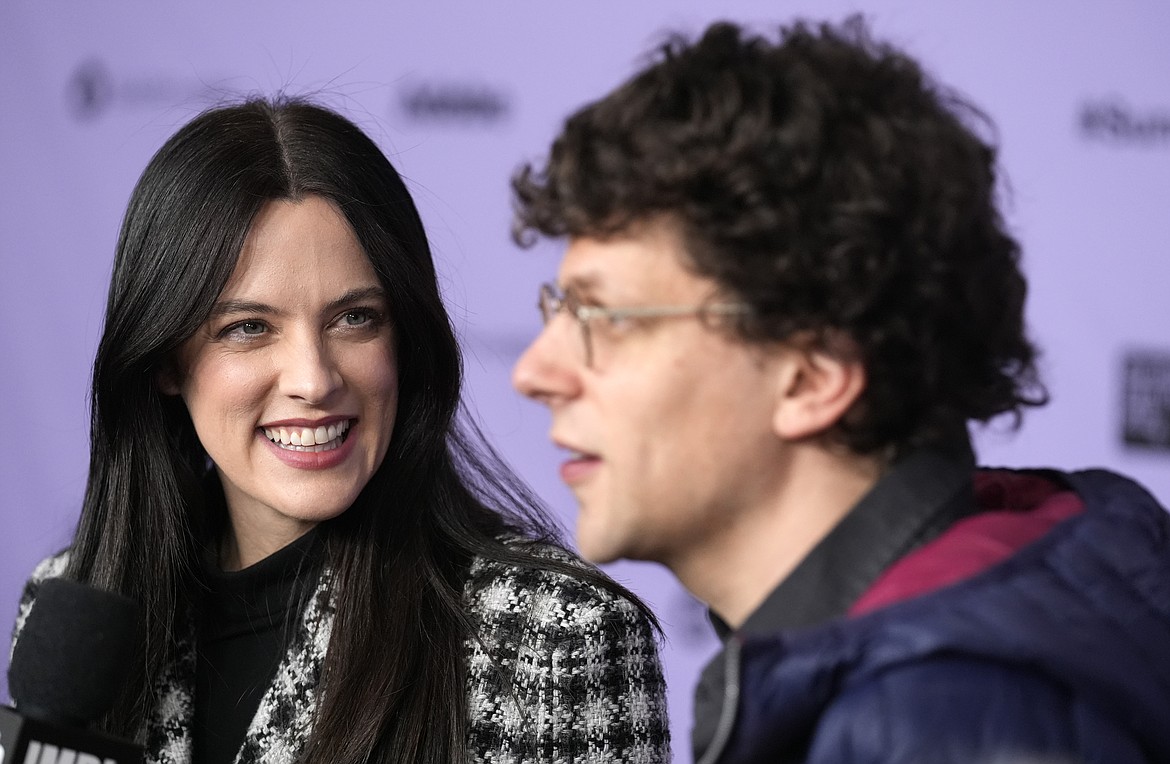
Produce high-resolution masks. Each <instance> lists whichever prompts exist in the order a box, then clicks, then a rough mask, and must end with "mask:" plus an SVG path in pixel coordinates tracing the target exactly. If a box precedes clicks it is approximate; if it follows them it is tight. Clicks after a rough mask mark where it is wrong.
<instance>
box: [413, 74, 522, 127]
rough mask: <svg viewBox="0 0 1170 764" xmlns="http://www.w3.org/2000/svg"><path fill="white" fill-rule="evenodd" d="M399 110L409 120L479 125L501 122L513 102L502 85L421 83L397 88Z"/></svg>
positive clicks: (446, 82)
mask: <svg viewBox="0 0 1170 764" xmlns="http://www.w3.org/2000/svg"><path fill="white" fill-rule="evenodd" d="M397 110H398V112H399V113H400V114H401V115H402V116H403V117H405V118H406V119H407V120H409V121H411V122H420V123H430V124H435V123H441V124H449V125H456V126H467V127H480V126H485V125H490V124H495V123H499V122H503V121H504V120H506V119H507V118H508V117H510V116H511V113H512V101H511V98H509V97H508V94H507V92H505V90H504V89H503V88H501V87H498V86H495V85H491V84H489V83H486V82H475V81H470V80H467V81H461V80H448V81H441V82H440V81H436V82H424V83H421V84H416V85H410V86H407V87H403V88H401V89H400V90H399V91H398V100H397Z"/></svg>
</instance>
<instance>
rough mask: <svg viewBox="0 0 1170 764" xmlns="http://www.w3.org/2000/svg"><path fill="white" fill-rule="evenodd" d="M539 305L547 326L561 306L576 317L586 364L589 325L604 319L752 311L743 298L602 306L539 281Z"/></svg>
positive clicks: (610, 322)
mask: <svg viewBox="0 0 1170 764" xmlns="http://www.w3.org/2000/svg"><path fill="white" fill-rule="evenodd" d="M537 307H539V308H540V315H541V317H542V318H543V319H544V323H545V325H546V326H547V325H548V322H549V321H552V320H553V318H555V317H556V315H557V313H560V312H561V311H562V310H563V311H565V312H566V313H568V314H569V315H570V316H572V317H573V318H575V319H576V320H577V325H578V326H580V327H581V340H582V342H583V343H584V347H585V365H586V366H592V365H593V333H592V331H591V330H590V326H591V325H592V324H593V323H594V322H599V321H600V322H605V324H607V325H608V326H609V327H614V326H615V325H617V324H620V323H621V322H623V321H628V320H629V319H639V318H688V317H690V318H699V319H706V318H707V317H709V316H733V315H745V314H747V313H750V312H751V306H750V305H748V304H747V303H740V302H715V303H707V304H704V305H645V306H636V307H629V308H602V307H598V306H596V305H582V304H581V302H580V300H579V299H578V297H577V296H576V295H575V294H574V293H573V292H572V291H571V290H570V291H568V292H563V293H562V292H561V291H560V290H559V289H557V287H556V286H555V285H553V284H541V285H540V301H539V302H538V303H537Z"/></svg>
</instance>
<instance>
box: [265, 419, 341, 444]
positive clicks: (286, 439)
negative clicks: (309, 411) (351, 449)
mask: <svg viewBox="0 0 1170 764" xmlns="http://www.w3.org/2000/svg"><path fill="white" fill-rule="evenodd" d="M350 421H351V420H349V419H346V420H344V421H341V422H336V423H334V424H331V425H328V426H325V425H322V426H321V427H265V428H264V436H265V437H266V438H268V439H269V440H271V441H272V442H273V443H275V444H276V445H278V446H280V447H281V448H287V449H289V450H290V451H330V450H332V449H334V448H337V447H338V446H340V445H341V444H342V443H344V442H345V437H346V435H347V434H348V433H349V425H350Z"/></svg>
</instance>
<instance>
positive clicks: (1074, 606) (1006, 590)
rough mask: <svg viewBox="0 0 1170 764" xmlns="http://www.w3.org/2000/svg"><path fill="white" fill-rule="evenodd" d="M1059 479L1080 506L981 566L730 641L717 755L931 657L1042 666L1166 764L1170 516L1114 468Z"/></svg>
mask: <svg viewBox="0 0 1170 764" xmlns="http://www.w3.org/2000/svg"><path fill="white" fill-rule="evenodd" d="M1061 479H1062V480H1064V481H1065V482H1066V483H1068V484H1069V485H1070V486H1071V487H1072V488H1073V490H1075V491H1076V492H1077V494H1078V495H1079V496H1080V498H1081V499H1082V500H1083V501H1084V503H1085V511H1084V512H1083V513H1082V514H1080V515H1078V516H1076V517H1074V518H1072V519H1070V520H1067V521H1065V522H1063V523H1061V524H1060V525H1058V526H1057V527H1055V528H1054V529H1053V530H1052V531H1050V532H1049V533H1048V534H1047V535H1046V536H1044V537H1043V538H1042V539H1040V540H1039V541H1037V542H1035V543H1033V544H1031V545H1030V546H1028V547H1026V548H1024V549H1022V550H1020V551H1019V552H1018V553H1016V554H1014V555H1013V556H1012V557H1010V558H1009V559H1007V560H1006V561H1004V562H1002V563H1000V564H998V565H996V566H994V567H992V568H990V569H988V570H987V571H985V572H983V573H981V574H979V575H976V576H974V577H972V578H970V579H967V580H965V581H963V582H961V583H958V584H955V585H952V586H949V587H946V588H943V589H940V590H938V591H936V592H933V593H930V594H927V595H923V596H921V597H918V598H915V599H912V600H907V601H905V602H902V603H898V604H895V605H891V606H889V607H886V608H883V609H881V610H877V611H874V612H872V613H870V614H868V615H865V616H861V617H858V618H854V619H843V620H838V621H834V622H831V623H829V624H826V625H825V626H822V627H817V628H815V629H811V630H807V631H803V632H797V633H787V634H783V635H779V636H777V637H772V638H766V639H763V640H749V641H746V642H742V643H740V644H739V646H738V649H734V648H733V649H730V650H729V651H728V652H729V655H728V661H729V662H732V663H735V662H737V663H738V664H739V671H738V672H736V673H738V675H739V676H740V681H741V686H740V688H739V689H740V697H741V698H744V699H745V700H743V701H742V702H740V703H739V704H738V718H737V719H736V722H735V727H734V731H733V732H732V735H731V740H730V741H729V743H728V746H727V748H726V749H725V750H724V751H723V756H722V757H721V758H720V761H725V760H734V761H739V760H745V761H748V760H751V759H752V758H753V756H752V751H767V750H775V749H776V747H777V746H778V745H779V744H780V743H781V742H782V741H785V740H793V739H799V738H800V737H801V736H802V735H807V734H808V731H809V728H810V727H811V725H813V724H815V722H816V720H817V719H818V718H819V717H820V715H821V714H822V712H823V711H824V709H825V708H826V706H827V705H828V704H829V703H830V702H831V701H832V700H833V699H834V698H835V697H836V696H837V695H838V694H840V693H841V692H843V691H845V690H847V689H848V688H849V687H850V686H851V685H852V684H854V683H861V682H866V681H868V680H870V679H873V678H874V677H876V676H878V675H879V674H881V673H882V672H883V671H885V670H886V669H889V668H893V667H896V666H897V665H898V664H900V663H904V662H908V661H915V660H921V659H923V658H928V657H930V656H932V655H939V656H944V655H950V656H956V655H957V656H963V657H969V658H972V659H987V660H991V661H994V662H996V663H998V664H1000V665H1007V666H1012V665H1014V666H1018V667H1020V668H1021V669H1026V670H1028V671H1031V672H1039V673H1041V674H1042V675H1045V676H1047V677H1048V678H1049V679H1050V680H1052V681H1053V682H1055V683H1056V684H1058V685H1059V686H1061V687H1063V688H1065V689H1066V690H1067V691H1068V692H1069V693H1070V694H1071V695H1072V696H1074V697H1076V698H1078V699H1080V700H1083V701H1084V702H1086V703H1088V704H1089V705H1091V706H1092V707H1094V708H1096V709H1098V710H1099V711H1101V712H1102V713H1105V714H1107V715H1109V716H1110V717H1111V718H1113V719H1114V721H1115V722H1116V723H1117V724H1118V725H1119V726H1120V727H1122V728H1124V729H1126V730H1127V731H1128V732H1129V733H1130V734H1131V735H1132V736H1133V738H1134V739H1135V740H1137V741H1139V742H1140V744H1141V745H1142V747H1143V749H1144V750H1146V751H1147V752H1150V753H1151V754H1154V755H1157V756H1158V760H1167V761H1170V515H1168V514H1167V512H1166V511H1165V510H1164V509H1163V508H1162V507H1161V506H1159V505H1158V503H1157V502H1156V501H1155V500H1154V499H1153V497H1151V496H1150V494H1149V493H1147V492H1146V491H1145V490H1144V489H1142V488H1141V487H1139V486H1138V485H1137V484H1135V483H1133V482H1132V481H1129V480H1127V479H1125V478H1123V477H1121V476H1118V475H1115V474H1113V473H1109V472H1105V471H1101V470H1094V471H1088V472H1081V473H1074V474H1069V475H1063V476H1062V478H1061ZM729 647H731V646H729Z"/></svg>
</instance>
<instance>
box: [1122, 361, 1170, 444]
mask: <svg viewBox="0 0 1170 764" xmlns="http://www.w3.org/2000/svg"><path fill="white" fill-rule="evenodd" d="M1122 395H1123V400H1122V428H1123V433H1122V437H1123V438H1124V440H1125V443H1126V444H1127V445H1130V446H1139V447H1144V448H1156V449H1161V450H1166V451H1170V350H1167V351H1161V352H1153V351H1131V352H1129V353H1127V354H1126V356H1125V367H1124V379H1123V380H1122Z"/></svg>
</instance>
